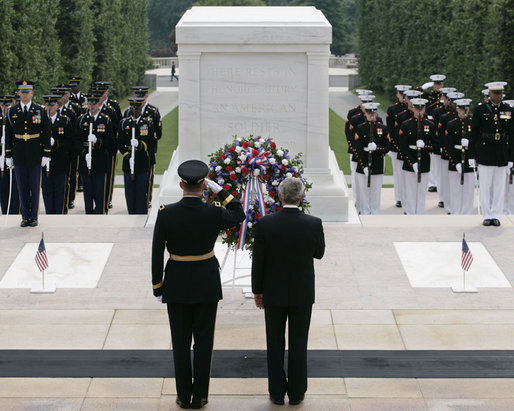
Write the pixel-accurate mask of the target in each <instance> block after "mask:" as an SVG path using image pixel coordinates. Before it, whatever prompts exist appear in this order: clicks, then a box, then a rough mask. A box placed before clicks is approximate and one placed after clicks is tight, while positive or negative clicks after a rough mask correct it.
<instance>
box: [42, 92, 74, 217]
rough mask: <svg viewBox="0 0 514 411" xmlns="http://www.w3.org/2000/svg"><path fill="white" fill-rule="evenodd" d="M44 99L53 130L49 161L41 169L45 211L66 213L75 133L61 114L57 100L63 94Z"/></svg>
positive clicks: (68, 120)
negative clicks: (46, 165) (71, 152)
mask: <svg viewBox="0 0 514 411" xmlns="http://www.w3.org/2000/svg"><path fill="white" fill-rule="evenodd" d="M43 98H44V99H45V101H46V104H45V107H46V111H47V114H48V117H49V119H50V123H51V129H52V136H51V137H50V146H51V147H52V151H51V154H50V164H49V167H47V168H46V169H43V170H42V173H43V177H42V179H41V184H42V191H43V201H44V203H45V210H46V214H66V212H67V207H66V206H67V198H66V194H67V185H68V184H67V176H68V170H69V162H70V155H69V153H70V151H72V150H76V142H75V132H74V129H73V125H72V123H71V120H70V119H69V117H67V116H65V115H64V114H60V113H59V104H58V100H59V99H60V98H61V96H60V95H58V94H48V95H46V96H43ZM48 168H49V170H48Z"/></svg>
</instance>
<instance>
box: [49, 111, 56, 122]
mask: <svg viewBox="0 0 514 411" xmlns="http://www.w3.org/2000/svg"><path fill="white" fill-rule="evenodd" d="M56 118H57V113H55V114H54V115H53V116H52V117H50V120H52V124H54V122H55V119H56Z"/></svg>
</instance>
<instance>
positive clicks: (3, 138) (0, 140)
mask: <svg viewBox="0 0 514 411" xmlns="http://www.w3.org/2000/svg"><path fill="white" fill-rule="evenodd" d="M0 143H2V144H5V136H2V138H1V139H0Z"/></svg>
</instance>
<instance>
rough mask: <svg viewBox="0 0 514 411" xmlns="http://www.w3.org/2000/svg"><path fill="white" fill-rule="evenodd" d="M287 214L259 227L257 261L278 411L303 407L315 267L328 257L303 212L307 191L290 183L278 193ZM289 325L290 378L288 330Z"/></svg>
mask: <svg viewBox="0 0 514 411" xmlns="http://www.w3.org/2000/svg"><path fill="white" fill-rule="evenodd" d="M278 192H279V198H280V201H281V202H282V204H283V206H284V207H283V209H282V210H281V211H279V212H277V213H274V214H270V215H267V216H265V217H263V218H261V219H260V220H259V222H258V223H257V225H256V232H255V242H254V249H253V257H252V291H253V293H254V298H255V304H256V305H257V307H259V308H264V314H265V318H266V344H267V347H268V353H267V354H268V391H269V394H270V399H271V401H272V402H273V403H275V404H277V405H281V404H284V396H285V394H286V392H287V395H288V397H289V404H290V405H297V404H299V403H301V402H302V401H303V399H304V397H305V392H306V391H307V339H308V336H309V325H310V320H311V312H312V304H313V303H314V264H313V259H314V258H317V259H320V258H322V257H323V254H324V252H325V238H324V235H323V226H322V224H321V220H320V219H319V218H317V217H313V216H309V215H307V214H304V213H302V212H301V211H300V209H299V208H298V207H299V205H300V203H301V201H302V199H303V197H304V195H305V188H304V185H303V183H302V182H301V180H300V179H298V178H294V177H288V178H286V179H285V180H284V181H282V182H281V183H280V185H279V187H278ZM286 321H288V322H289V343H288V347H289V355H288V367H287V368H288V372H287V375H288V376H287V378H286V374H285V371H284V350H285V338H284V333H285V326H286Z"/></svg>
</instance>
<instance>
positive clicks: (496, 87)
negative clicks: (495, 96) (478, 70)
mask: <svg viewBox="0 0 514 411" xmlns="http://www.w3.org/2000/svg"><path fill="white" fill-rule="evenodd" d="M506 85H507V82H506V81H494V82H492V83H486V84H485V86H486V87H487V89H488V90H489V91H503V89H504V87H505V86H506Z"/></svg>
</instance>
